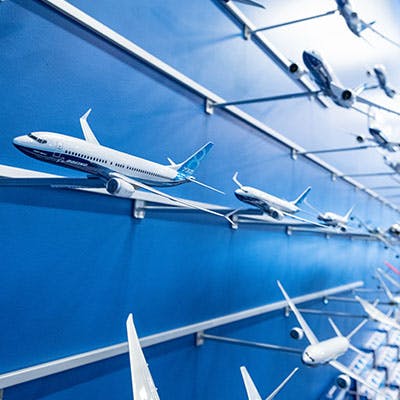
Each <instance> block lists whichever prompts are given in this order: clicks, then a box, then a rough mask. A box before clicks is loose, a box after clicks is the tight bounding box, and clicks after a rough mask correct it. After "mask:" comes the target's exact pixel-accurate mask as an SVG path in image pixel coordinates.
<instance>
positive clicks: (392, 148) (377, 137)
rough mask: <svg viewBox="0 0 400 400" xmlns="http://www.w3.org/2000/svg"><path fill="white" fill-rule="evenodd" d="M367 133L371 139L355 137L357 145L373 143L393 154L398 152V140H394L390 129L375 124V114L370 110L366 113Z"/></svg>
mask: <svg viewBox="0 0 400 400" xmlns="http://www.w3.org/2000/svg"><path fill="white" fill-rule="evenodd" d="M368 132H369V133H370V135H371V136H372V138H368V137H365V136H363V135H355V137H356V140H357V142H358V143H365V142H373V143H376V144H377V145H378V146H379V147H380V148H382V149H384V150H386V151H389V152H391V153H394V152H396V151H398V150H400V138H397V139H396V138H394V134H393V132H392V129H391V127H389V126H382V125H381V124H380V123H378V122H377V115H376V112H375V111H374V110H373V109H371V110H369V111H368Z"/></svg>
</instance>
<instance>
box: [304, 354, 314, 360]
mask: <svg viewBox="0 0 400 400" xmlns="http://www.w3.org/2000/svg"><path fill="white" fill-rule="evenodd" d="M305 355H306V356H307V357H308V358H309V359H310V360H311V361H312V362H315V360H314V358H312V357H311V356H310V355H309V354H308V353H307V352H305Z"/></svg>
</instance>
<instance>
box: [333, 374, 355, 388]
mask: <svg viewBox="0 0 400 400" xmlns="http://www.w3.org/2000/svg"><path fill="white" fill-rule="evenodd" d="M336 385H337V386H338V387H339V388H340V389H348V388H349V387H350V385H351V379H350V377H349V376H348V375H345V374H341V375H339V376H338V377H337V378H336Z"/></svg>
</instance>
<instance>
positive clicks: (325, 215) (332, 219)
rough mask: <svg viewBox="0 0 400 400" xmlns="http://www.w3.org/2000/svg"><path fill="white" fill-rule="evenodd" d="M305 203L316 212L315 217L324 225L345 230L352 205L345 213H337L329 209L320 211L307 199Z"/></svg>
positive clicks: (352, 208)
mask: <svg viewBox="0 0 400 400" xmlns="http://www.w3.org/2000/svg"><path fill="white" fill-rule="evenodd" d="M305 204H307V205H308V206H309V207H310V208H311V209H313V210H314V211H316V212H317V214H318V216H317V219H318V220H319V221H321V222H323V223H324V224H325V225H326V226H331V227H333V228H337V229H339V230H340V231H341V232H346V230H347V224H348V222H349V220H350V216H351V213H352V212H353V210H354V206H353V207H351V208H350V210H349V211H347V213H346V214H345V215H339V214H336V213H334V212H331V211H326V212H320V211H318V210H317V209H316V208H315V207H314V206H313V205H312V204H310V203H309V202H307V200H306V201H305Z"/></svg>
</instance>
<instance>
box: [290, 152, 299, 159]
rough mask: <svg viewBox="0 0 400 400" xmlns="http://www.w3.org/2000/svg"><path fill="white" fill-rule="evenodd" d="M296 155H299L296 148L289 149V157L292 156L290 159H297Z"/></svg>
mask: <svg viewBox="0 0 400 400" xmlns="http://www.w3.org/2000/svg"><path fill="white" fill-rule="evenodd" d="M298 155H299V152H298V151H297V150H296V149H291V150H290V157H292V160H297V158H298Z"/></svg>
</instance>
